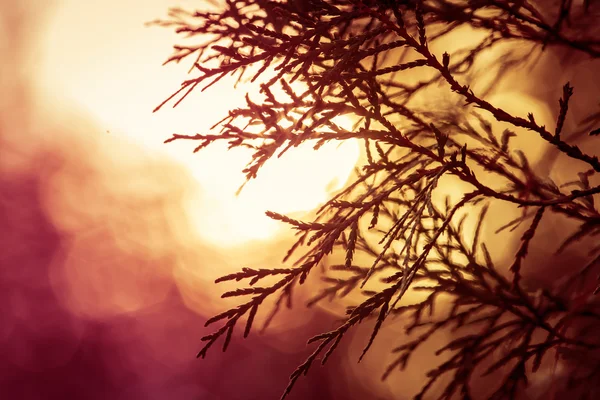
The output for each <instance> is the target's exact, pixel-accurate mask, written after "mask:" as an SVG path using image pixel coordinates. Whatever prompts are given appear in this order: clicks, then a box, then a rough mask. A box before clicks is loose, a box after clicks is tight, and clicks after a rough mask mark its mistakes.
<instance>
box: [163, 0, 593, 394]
mask: <svg viewBox="0 0 600 400" xmlns="http://www.w3.org/2000/svg"><path fill="white" fill-rule="evenodd" d="M599 6H600V4H598V2H594V1H584V2H583V3H581V4H578V3H577V4H576V2H574V1H564V0H563V1H554V2H552V1H547V2H534V1H528V0H524V1H508V0H481V1H464V2H460V1H459V2H456V1H448V0H431V1H420V0H406V1H383V0H381V1H353V0H332V1H320V0H306V1H300V0H296V1H287V2H286V1H282V2H275V1H264V0H256V1H227V2H226V4H224V5H223V6H222V7H221V8H219V7H218V5H215V8H214V11H195V12H191V11H185V10H182V9H172V10H171V12H170V14H169V17H168V18H166V19H164V20H159V21H155V22H154V23H155V24H159V25H161V26H166V27H169V28H172V29H175V30H176V31H177V32H179V33H180V34H182V35H184V36H186V37H191V39H190V42H192V41H193V44H190V43H188V42H186V43H187V44H185V45H177V46H175V52H174V54H173V55H172V56H171V57H170V58H169V59H168V60H167V63H169V62H180V61H184V60H190V62H191V64H192V70H191V71H192V72H193V73H194V74H196V76H195V77H191V78H189V79H187V80H185V81H184V82H183V83H182V85H181V88H180V89H179V90H178V91H177V92H175V93H174V94H173V95H172V96H170V97H169V98H168V99H167V100H166V101H165V102H164V103H163V104H161V105H160V106H159V107H157V110H158V109H160V108H161V107H162V106H164V105H165V104H167V103H173V104H174V105H177V104H179V103H180V102H181V101H182V100H184V99H185V98H186V96H188V95H189V94H190V93H191V92H193V91H194V90H195V89H197V88H207V87H210V86H211V85H212V84H213V83H215V82H217V81H219V80H220V79H222V78H223V77H225V76H227V75H230V74H232V75H235V76H237V77H238V78H239V80H240V81H241V80H244V79H249V80H251V81H258V82H260V83H261V86H260V87H261V94H260V96H258V95H257V96H249V95H246V106H245V107H242V108H239V109H234V110H231V112H230V113H229V115H228V116H226V117H225V118H224V119H223V120H222V121H221V122H219V123H218V124H216V125H215V127H214V128H215V129H217V130H218V131H217V132H214V133H202V134H194V135H186V134H174V135H173V136H172V137H171V138H170V139H168V140H167V142H170V141H173V140H189V141H194V142H196V143H197V144H196V148H195V150H194V151H199V150H201V149H202V148H204V147H207V146H210V145H211V144H212V143H214V142H217V141H226V142H228V143H229V145H230V147H238V146H243V147H248V148H250V149H252V150H253V151H254V155H253V159H252V161H251V162H250V163H249V165H248V166H247V167H246V169H245V170H244V173H245V174H246V176H247V178H248V179H249V180H251V179H253V178H255V177H256V176H257V175H258V174H260V169H261V167H262V166H263V165H264V164H265V163H267V162H269V160H270V159H271V158H273V157H279V156H282V157H285V152H286V151H288V150H289V149H291V148H293V147H295V146H298V145H299V144H301V143H304V142H311V143H314V147H315V148H318V147H319V146H321V145H322V144H323V143H326V142H329V141H345V140H357V141H360V143H362V144H363V150H364V151H363V153H364V163H363V164H364V165H361V166H360V168H357V170H356V173H355V175H354V177H353V180H352V182H351V183H350V184H349V185H347V186H346V188H345V189H344V190H342V191H341V192H340V193H338V194H336V195H335V196H333V197H332V198H331V199H330V200H329V201H328V202H327V203H326V204H324V205H323V206H322V207H321V208H320V209H319V210H318V213H317V215H316V217H315V218H314V219H313V220H311V221H300V220H297V219H293V218H290V217H288V216H285V215H281V214H279V213H276V212H274V211H269V212H268V213H267V215H268V216H269V217H271V218H274V219H276V220H281V221H284V222H286V223H288V224H289V225H291V226H292V227H293V228H294V229H296V230H297V231H298V240H297V243H296V244H295V245H294V246H293V247H292V248H291V249H290V250H289V251H288V252H287V254H286V255H285V257H284V260H283V261H284V263H287V262H288V260H289V261H290V262H292V261H293V263H292V264H293V265H292V264H289V263H288V264H286V265H290V266H285V267H281V268H275V269H268V268H265V269H252V268H243V269H241V270H240V272H238V273H234V274H230V275H227V276H223V277H222V278H220V279H218V280H217V283H219V282H224V281H237V282H241V283H242V284H243V285H244V286H242V287H240V288H239V289H236V290H233V291H229V292H226V293H224V294H223V297H239V298H240V303H239V306H237V307H235V308H232V309H229V310H226V311H224V312H222V313H221V314H218V315H216V316H214V317H212V318H211V319H209V320H208V321H207V323H206V325H207V326H213V325H217V324H220V325H219V327H218V328H215V329H214V330H213V331H212V332H211V333H209V334H207V335H206V336H204V337H203V338H202V341H203V342H204V346H203V347H202V349H201V350H200V352H199V354H198V356H199V357H205V356H206V355H207V353H208V351H209V350H210V349H211V348H213V347H214V345H216V343H217V342H218V341H219V340H221V341H222V348H223V350H226V349H227V347H228V346H229V344H230V341H231V338H232V334H233V332H234V330H235V328H236V326H239V328H240V329H241V330H242V331H243V336H244V337H247V336H248V335H249V334H250V332H251V330H252V327H253V321H254V318H255V315H256V314H257V312H258V311H259V309H260V308H261V305H262V304H263V303H264V302H265V300H267V299H268V298H270V297H271V296H275V297H276V298H277V301H276V303H275V308H274V309H273V310H272V311H271V314H270V315H269V317H268V318H267V319H266V321H267V324H268V322H269V321H270V320H271V318H272V317H273V316H274V315H275V313H276V312H277V311H278V310H279V309H280V308H281V307H283V306H284V305H286V304H287V306H288V307H291V304H292V298H293V297H294V291H295V290H297V288H298V287H299V286H300V285H302V284H303V283H305V282H306V281H307V279H309V276H312V275H315V274H317V275H320V276H321V278H322V279H323V280H324V281H325V283H326V286H325V287H324V288H322V289H321V292H320V293H319V294H318V295H317V296H316V297H315V298H314V299H313V300H312V301H311V302H310V303H309V305H312V304H315V303H318V302H322V301H326V300H330V301H334V302H336V301H339V302H341V301H343V300H342V298H343V297H344V296H346V295H347V294H348V293H351V292H352V293H359V294H360V295H362V301H361V302H359V303H358V304H353V305H352V306H350V307H348V309H347V312H346V315H345V317H344V318H343V320H342V321H341V322H340V323H339V324H338V325H337V327H335V328H334V329H333V330H331V331H329V332H325V333H322V334H319V335H317V336H314V337H312V338H311V339H309V343H311V344H314V345H315V347H314V351H313V352H312V353H311V354H310V355H309V357H308V358H307V359H306V361H305V362H304V363H303V364H301V365H300V366H299V367H298V368H297V369H296V370H295V371H293V372H292V374H291V377H290V381H289V384H288V386H287V388H286V389H285V390H284V393H283V397H286V395H288V394H289V393H290V391H291V390H292V388H293V386H294V384H295V383H296V382H297V380H298V378H299V377H300V376H302V375H306V374H307V372H308V371H309V369H311V367H312V365H313V364H314V363H315V362H316V361H320V362H321V363H322V364H324V363H325V362H326V361H327V359H328V358H329V357H330V355H331V354H332V353H333V352H334V351H335V349H336V347H337V346H338V345H339V343H340V341H341V340H342V339H343V338H344V336H345V335H346V333H347V332H348V331H349V330H351V329H353V328H354V327H356V326H357V325H358V324H361V323H365V322H366V323H369V324H371V325H372V334H371V336H370V339H369V340H368V341H367V343H365V345H364V351H363V352H362V354H361V356H360V358H359V361H360V359H362V358H363V356H365V355H366V354H368V350H369V348H370V347H371V345H372V344H373V343H374V341H375V340H376V339H377V335H378V334H379V333H380V330H381V329H384V327H385V324H386V323H388V320H390V319H396V320H399V321H402V322H403V323H405V324H406V333H407V335H408V334H414V336H411V338H413V339H411V340H410V341H408V342H406V343H403V344H401V345H398V346H396V347H392V348H391V351H392V353H393V354H394V356H395V361H393V362H392V363H391V364H390V365H388V366H387V367H385V366H384V367H382V371H381V372H382V376H383V378H384V379H386V378H388V377H389V376H390V375H391V374H392V373H393V372H394V371H396V370H399V369H404V368H409V367H410V365H411V362H413V357H412V356H413V354H414V353H415V351H416V350H417V349H418V348H420V347H422V346H427V343H428V342H429V339H430V338H431V336H432V335H433V334H434V333H435V332H438V331H440V330H446V331H448V332H450V333H451V340H450V341H449V342H448V343H446V345H445V346H443V347H441V348H439V349H437V352H436V354H439V355H440V357H439V363H438V365H437V366H435V367H434V368H432V369H431V370H430V371H429V373H428V375H427V376H428V380H427V381H426V382H425V384H424V385H423V387H422V390H421V391H420V392H419V393H418V394H417V395H416V396H415V398H418V399H420V398H439V399H451V398H463V399H472V398H490V399H507V398H516V397H518V396H519V395H520V393H522V392H523V390H524V388H525V386H526V385H527V382H528V380H531V378H532V377H533V376H535V374H536V373H537V372H538V370H539V368H540V366H541V365H545V364H548V363H550V364H553V365H554V366H555V367H556V366H557V365H560V367H561V368H562V369H564V370H566V371H568V372H567V373H566V375H565V376H566V377H567V378H566V379H565V381H564V382H562V383H560V384H556V385H555V387H553V388H552V391H551V392H548V396H550V395H554V396H561V395H564V394H566V393H569V394H570V395H572V396H575V397H577V398H595V397H596V396H597V394H598V387H597V382H600V379H599V375H600V351H599V350H600V347H599V346H600V342H599V341H598V338H597V335H596V332H597V329H598V327H599V322H600V313H599V311H600V310H599V307H598V299H597V296H595V295H596V294H597V293H598V292H599V291H600V286H598V282H597V277H598V272H599V265H600V263H599V260H600V246H598V245H597V243H596V242H595V239H596V238H597V235H598V234H599V233H600V214H599V212H598V209H597V207H596V203H595V200H596V199H597V196H596V195H597V194H598V193H600V186H595V185H594V184H593V182H594V180H595V179H596V177H597V175H598V173H599V172H600V161H599V159H598V156H597V152H594V150H593V149H591V150H589V149H584V148H583V147H581V146H579V143H580V139H581V138H582V137H584V135H586V136H592V137H594V136H597V135H598V129H600V118H599V114H598V112H595V113H594V112H592V113H591V114H590V115H589V116H587V117H586V118H584V119H583V120H582V121H577V123H575V125H576V127H575V128H569V129H567V128H565V126H566V121H568V120H569V118H570V114H571V111H572V110H571V108H570V104H571V101H572V99H573V98H575V97H576V96H577V93H578V89H577V87H575V88H574V87H572V86H571V85H570V84H569V83H568V82H561V83H558V84H557V83H556V82H550V83H548V82H546V83H544V84H545V85H549V84H552V85H558V86H557V87H556V88H557V89H559V90H560V95H559V96H557V97H556V98H555V100H554V104H552V107H554V108H555V111H556V113H555V114H556V119H555V121H554V123H553V124H552V126H545V125H544V123H542V122H541V121H540V120H539V116H538V115H535V114H534V113H532V112H530V110H519V112H518V113H513V112H509V111H508V110H506V109H504V108H502V107H500V106H498V105H495V103H494V102H493V101H492V100H490V98H491V96H492V95H493V94H494V90H496V89H497V86H498V87H499V85H500V83H499V82H500V81H502V79H503V78H504V76H505V75H506V74H509V73H510V71H519V72H518V73H519V74H522V75H527V74H528V69H527V68H528V66H529V67H530V66H531V64H532V63H534V62H535V58H536V57H541V56H542V55H543V54H544V52H547V51H551V50H552V49H556V51H558V52H563V53H564V54H567V57H578V59H582V60H589V61H594V60H596V59H597V58H598V57H599V55H600V32H599V31H598V28H597V27H596V25H597V20H598V18H599V17H600V9H599ZM594 21H596V22H594ZM465 28H468V29H471V31H469V32H472V34H473V35H475V34H477V37H478V40H476V42H475V43H471V46H468V45H467V46H466V47H465V46H453V48H449V49H447V50H446V49H444V48H441V46H444V45H448V44H449V43H451V40H452V38H454V37H455V36H453V35H455V34H456V33H457V32H459V31H460V30H461V29H465ZM449 38H450V40H449ZM194 40H196V41H194ZM507 43H508V44H509V45H510V46H511V48H514V49H521V50H522V49H525V51H521V52H517V53H516V56H515V55H514V54H513V55H511V53H510V52H509V51H507V50H506V48H505V49H504V50H503V53H502V54H503V55H502V56H501V57H499V58H497V59H495V60H494V63H495V65H494V68H488V67H489V64H485V62H484V61H485V57H486V54H489V53H490V52H491V51H492V50H495V49H497V48H500V47H502V46H505V45H506V44H507ZM485 65H487V67H485ZM482 68H485V70H483V71H482ZM511 76H512V75H511ZM295 83H300V84H301V85H302V88H301V89H298V88H296V87H295V86H294V84H295ZM595 95H596V96H597V93H596V94H595ZM252 97H255V98H252ZM597 100H598V99H597V97H596V98H592V99H589V102H591V103H593V104H592V107H593V106H595V104H596V103H595V102H597ZM340 115H346V116H350V117H351V118H352V119H353V120H354V122H355V123H354V126H353V127H352V128H351V129H346V128H343V127H341V126H339V125H338V124H336V123H335V122H334V121H335V120H334V117H337V116H340ZM499 126H503V127H505V128H503V129H501V130H499V129H498V127H499ZM570 126H571V125H570ZM249 127H251V128H252V129H249ZM524 137H525V138H531V137H535V138H536V140H538V141H537V142H535V143H536V146H539V147H540V148H541V149H542V150H543V151H544V157H543V160H542V161H543V162H534V161H533V160H531V156H530V153H529V152H528V150H529V149H528V148H526V146H523V145H522V143H523V142H522V141H520V140H521V139H523V138H524ZM559 158H561V159H567V160H569V162H570V163H571V164H572V165H576V166H577V167H578V168H579V169H578V170H577V171H576V172H572V174H571V176H570V177H569V178H568V179H567V180H565V182H562V183H560V182H555V181H554V180H553V179H552V177H550V176H549V175H548V172H547V171H548V170H549V169H550V170H551V169H552V168H553V166H554V165H555V164H554V163H555V162H556V160H557V159H559ZM544 163H545V164H544ZM447 185H456V188H458V190H459V191H460V195H459V196H446V194H447V192H445V189H444V187H445V186H447ZM499 204H501V205H502V204H504V205H511V206H513V207H514V209H516V210H517V211H518V212H517V213H516V214H507V218H506V220H505V221H504V222H503V223H502V224H500V226H497V227H495V228H498V229H497V233H498V234H499V236H494V235H490V234H485V235H484V233H485V232H487V233H489V231H490V226H489V224H487V221H488V219H489V217H490V213H491V211H490V210H496V209H497V207H498V205H499ZM549 218H552V219H553V220H554V221H563V220H568V221H569V224H571V225H568V226H569V227H570V226H572V225H573V224H574V225H575V228H574V229H573V230H572V231H569V229H566V228H565V229H564V230H562V232H561V234H562V235H563V237H562V238H561V242H560V243H558V244H557V245H556V246H555V247H551V246H549V248H547V249H546V251H547V252H548V254H550V256H551V254H552V253H553V252H555V253H556V254H561V253H565V252H568V251H570V249H573V248H576V249H579V250H580V253H581V251H583V250H581V249H584V250H585V254H584V256H582V257H580V258H577V259H575V258H573V259H571V261H569V264H570V265H568V268H559V269H558V271H559V272H560V273H556V271H555V268H554V266H552V265H547V266H545V265H533V264H532V263H531V262H529V260H530V257H529V256H528V253H530V252H531V249H532V246H534V245H535V242H536V241H539V240H545V238H544V235H543V234H542V233H540V232H541V230H542V226H543V225H544V223H545V221H547V220H548V219H549ZM559 223H561V224H562V222H559ZM565 226H567V225H565ZM495 228H494V229H495ZM511 232H512V233H511ZM500 235H502V236H500ZM511 235H516V240H515V243H517V245H516V246H512V245H509V244H508V243H509V242H508V240H509V239H508V238H509V237H510V236H511ZM496 238H497V239H496ZM538 243H539V242H538ZM513 247H514V248H513ZM302 250H304V253H302V254H300V255H298V254H297V253H299V252H301V251H302ZM507 251H510V252H512V253H511V257H510V259H506V258H504V259H500V260H498V257H496V256H495V254H498V253H499V252H504V253H506V252H507ZM534 261H535V260H534ZM544 268H548V271H545V270H544ZM533 269H537V271H538V272H537V273H538V274H540V271H544V272H541V273H542V274H550V275H552V276H553V277H554V278H553V279H552V280H551V282H550V283H544V284H536V283H535V279H533V278H532V275H531V273H530V272H529V270H533ZM263 282H268V283H263ZM374 282H376V283H377V285H374ZM261 284H262V285H261ZM375 286H376V288H375V289H374V287H375ZM409 292H411V293H412V292H421V293H422V295H421V297H420V300H419V301H417V302H407V301H405V300H406V299H405V298H406V296H407V293H409ZM244 299H245V300H244ZM490 375H493V376H494V377H495V379H494V381H493V382H491V383H490V384H489V385H488V387H487V388H481V387H478V388H477V389H476V388H475V387H477V386H478V384H477V381H481V380H485V379H486V378H485V377H486V376H490Z"/></svg>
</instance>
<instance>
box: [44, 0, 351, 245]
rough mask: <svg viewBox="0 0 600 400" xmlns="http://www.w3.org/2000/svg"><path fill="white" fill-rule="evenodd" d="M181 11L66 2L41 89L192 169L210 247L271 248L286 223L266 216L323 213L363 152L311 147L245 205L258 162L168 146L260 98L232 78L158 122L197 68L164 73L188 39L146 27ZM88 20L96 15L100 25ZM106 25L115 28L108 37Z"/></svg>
mask: <svg viewBox="0 0 600 400" xmlns="http://www.w3.org/2000/svg"><path fill="white" fill-rule="evenodd" d="M180 3H181V2H180ZM117 4H118V7H117ZM173 5H174V4H172V3H171V2H167V1H164V0H152V1H147V2H144V6H143V7H139V3H138V2H133V1H124V2H123V1H121V2H118V3H117V2H116V1H115V9H114V10H111V8H110V7H107V6H106V4H104V5H102V6H100V5H98V6H96V5H93V4H88V3H85V4H83V3H82V2H78V1H73V0H63V1H62V2H61V7H60V8H59V9H58V11H57V12H56V15H55V18H54V22H53V23H51V24H50V26H49V29H48V35H47V36H46V43H45V45H44V46H43V48H44V49H45V54H43V62H42V64H43V71H44V72H43V74H42V82H41V84H42V85H43V86H44V87H45V88H46V89H47V90H48V93H50V94H51V93H52V92H55V91H60V93H61V94H67V95H68V96H70V97H71V98H72V99H73V100H74V101H76V102H77V103H78V104H80V105H82V106H84V107H85V108H86V109H87V110H88V111H89V112H90V114H92V115H93V116H94V117H95V118H97V119H98V120H99V121H100V123H101V124H102V125H103V126H105V127H106V131H108V132H109V133H110V134H112V135H116V136H127V137H128V138H129V139H134V140H135V141H136V142H138V143H141V144H143V145H144V146H145V147H148V148H150V149H152V150H158V151H159V152H161V153H167V154H168V155H170V156H171V157H172V158H173V159H175V160H177V161H178V162H180V163H182V164H184V165H185V166H186V167H187V168H189V170H190V172H191V174H192V176H194V177H195V178H196V179H197V181H198V183H199V190H200V191H201V194H200V195H199V196H197V195H191V196H189V198H188V201H187V203H188V204H187V207H188V209H189V217H190V219H191V221H192V222H193V224H194V226H195V227H196V228H197V231H198V234H199V235H200V237H201V238H202V239H203V240H208V241H210V242H211V243H212V244H215V245H219V246H223V245H226V246H232V245H233V246H237V245H242V244H244V243H247V242H249V241H252V240H265V239H268V238H270V237H272V236H273V235H275V234H277V232H278V229H279V228H280V226H281V224H280V223H278V222H276V221H272V220H270V219H269V218H268V217H266V216H265V211H267V210H273V211H276V212H280V213H297V212H306V211H310V210H312V209H314V208H316V207H317V206H319V205H320V204H322V203H323V202H324V201H326V200H327V197H328V196H329V195H330V194H331V193H332V192H334V191H336V190H339V189H340V188H341V187H342V186H343V185H344V184H345V183H346V181H347V179H348V177H349V175H350V173H351V172H352V170H353V168H354V165H355V164H356V162H357V160H358V156H359V147H358V144H357V143H355V142H350V141H347V142H345V143H344V144H343V145H341V146H340V145H339V143H330V144H326V145H324V146H323V147H321V148H320V149H319V150H318V151H315V150H314V149H313V148H312V147H311V146H310V145H304V146H299V147H298V148H294V149H292V150H291V151H289V152H288V153H287V154H285V155H284V156H283V157H281V158H279V159H273V160H271V161H269V162H268V163H267V164H266V165H265V167H264V169H262V170H261V171H260V173H259V177H258V178H257V179H255V180H253V181H251V182H250V183H249V184H248V185H246V187H245V188H244V190H243V191H242V192H241V194H240V195H239V196H237V197H236V196H235V192H236V191H237V189H238V188H239V187H240V185H241V184H242V183H243V182H244V179H245V178H244V175H243V174H242V172H241V171H242V170H243V168H244V167H245V165H246V164H247V163H248V161H250V156H251V153H248V152H246V151H245V150H243V149H234V151H227V150H226V147H225V146H220V145H219V143H217V144H215V145H213V146H209V147H208V148H207V149H204V150H203V151H201V152H200V153H198V154H192V149H193V147H194V143H190V142H181V143H177V142H176V143H173V144H169V145H165V144H163V143H162V142H163V141H164V139H166V138H168V137H169V136H170V134H171V133H173V132H179V133H195V132H204V133H206V132H207V131H208V129H209V127H210V126H211V125H212V124H213V123H214V122H216V121H217V120H219V119H220V118H221V117H223V116H225V115H227V112H228V111H229V110H230V109H232V108H234V107H238V106H241V105H243V102H244V94H245V93H246V92H249V93H250V95H251V96H252V95H253V94H255V95H257V90H256V89H257V85H253V86H251V85H241V86H238V88H237V89H234V88H233V83H234V80H235V78H233V77H229V79H227V78H226V79H224V80H223V81H222V82H220V83H219V84H217V85H215V86H214V87H212V88H211V89H210V90H208V91H207V92H205V93H202V94H201V93H195V94H192V96H190V97H189V98H188V99H187V100H186V101H184V102H183V103H182V104H181V105H179V106H178V107H177V108H176V109H173V110H169V109H165V110H162V111H160V112H158V113H156V114H151V110H152V109H153V108H154V107H155V106H156V105H157V104H159V103H160V102H161V101H162V100H163V99H164V98H165V97H166V96H168V95H169V94H170V93H171V92H172V91H174V90H175V89H176V88H177V87H178V86H179V84H180V82H181V81H182V80H183V79H185V73H186V72H187V68H189V65H181V66H177V65H176V66H168V67H162V66H161V63H162V62H163V61H164V59H165V58H166V57H167V56H168V55H169V54H170V51H171V50H170V48H171V46H172V44H174V43H176V42H177V41H178V40H180V39H177V38H175V37H174V36H173V35H172V34H171V33H170V31H168V30H165V29H161V28H147V27H145V26H144V23H145V22H147V21H150V20H153V19H156V18H157V17H160V16H163V15H165V12H166V9H167V7H169V6H173ZM117 10H118V11H117ZM83 15H93V19H94V21H98V26H96V25H95V24H93V23H92V24H90V21H89V19H88V18H82V16H83ZM100 21H102V22H100ZM100 24H101V25H105V24H109V25H110V26H111V29H110V30H107V29H105V28H102V29H101V27H100ZM107 32H110V37H107ZM100 54H101V56H100ZM50 77H52V78H50ZM336 122H337V123H338V124H340V125H351V122H350V121H343V120H340V121H336Z"/></svg>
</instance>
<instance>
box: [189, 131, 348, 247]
mask: <svg viewBox="0 0 600 400" xmlns="http://www.w3.org/2000/svg"><path fill="white" fill-rule="evenodd" d="M250 155H251V152H249V151H246V149H241V148H236V149H227V148H226V146H225V145H223V144H214V145H212V147H209V148H207V149H206V151H205V152H201V153H199V154H198V159H197V160H196V162H194V163H193V164H192V166H191V168H192V171H193V174H194V175H195V177H196V179H197V181H198V182H200V187H201V188H202V194H201V200H200V201H198V200H197V199H193V200H192V202H193V201H195V202H196V203H195V204H194V203H192V202H190V203H188V208H189V209H190V214H191V215H192V217H193V218H194V219H195V224H194V225H195V226H197V227H198V228H199V233H200V234H201V235H202V237H203V238H204V239H206V240H209V241H211V242H213V243H214V244H216V245H228V246H229V245H237V244H243V243H246V242H249V241H253V240H267V239H269V238H270V237H273V236H274V235H276V234H277V233H278V232H279V230H280V229H281V227H282V224H281V223H280V222H278V221H274V220H272V219H270V218H268V217H267V216H266V215H265V211H267V210H269V211H276V212H278V213H282V214H291V213H293V214H295V215H298V214H302V213H303V212H309V211H311V210H313V209H315V208H316V207H318V206H319V205H321V204H323V203H325V202H326V201H327V199H328V198H329V197H330V196H331V195H332V194H333V193H334V192H336V191H338V190H340V189H341V188H342V187H343V186H344V185H345V183H346V182H347V180H348V178H349V176H350V174H351V172H352V171H353V168H354V166H355V164H356V163H357V161H358V157H359V146H358V144H357V143H356V142H355V141H345V142H343V143H342V144H338V143H333V142H330V143H327V144H325V145H323V146H322V147H320V148H319V149H318V150H315V149H314V148H313V147H312V145H311V144H310V143H304V144H302V145H300V146H298V147H296V148H293V149H291V150H289V151H288V152H287V153H286V154H285V155H284V156H282V157H281V158H276V157H273V158H272V159H271V160H269V161H268V162H267V163H266V164H265V166H264V167H263V168H262V169H261V170H260V171H259V174H258V177H257V178H256V179H252V180H250V181H249V182H247V184H246V185H245V186H244V188H243V189H242V191H241V192H240V193H239V195H236V192H237V190H238V189H239V187H240V186H241V185H242V183H244V182H245V176H244V175H243V173H242V170H243V168H244V166H245V165H246V163H247V162H248V161H249V160H250Z"/></svg>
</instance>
